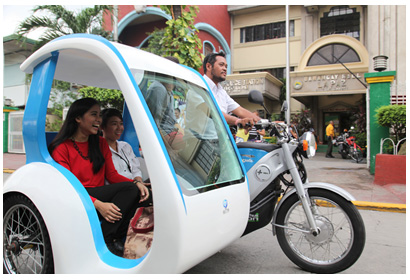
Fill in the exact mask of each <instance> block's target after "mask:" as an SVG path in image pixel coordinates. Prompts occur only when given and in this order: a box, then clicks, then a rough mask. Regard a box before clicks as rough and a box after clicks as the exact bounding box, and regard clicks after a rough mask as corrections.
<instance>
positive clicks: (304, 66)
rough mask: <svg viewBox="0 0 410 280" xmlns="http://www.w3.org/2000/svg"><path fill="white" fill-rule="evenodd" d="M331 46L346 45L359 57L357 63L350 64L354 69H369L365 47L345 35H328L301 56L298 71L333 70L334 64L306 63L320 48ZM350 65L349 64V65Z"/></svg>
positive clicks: (314, 43)
mask: <svg viewBox="0 0 410 280" xmlns="http://www.w3.org/2000/svg"><path fill="white" fill-rule="evenodd" d="M332 44H340V45H346V46H348V47H349V48H351V49H352V50H353V51H354V52H356V54H357V55H358V57H359V59H358V60H359V61H357V62H351V64H354V65H355V67H360V68H362V67H363V68H368V67H369V53H368V51H367V49H366V47H365V46H364V45H363V44H362V43H361V42H360V41H358V40H357V39H355V38H352V37H350V36H347V35H329V36H324V37H321V38H320V39H318V40H316V41H315V42H313V43H312V44H311V45H310V46H309V47H308V48H307V49H306V50H305V51H304V52H303V54H302V57H301V59H300V61H299V65H298V71H304V70H316V69H319V68H320V69H323V68H327V69H329V68H335V67H336V66H335V64H326V65H314V66H308V62H309V60H310V58H311V57H312V56H313V55H314V54H315V53H316V52H317V51H318V50H320V49H321V48H323V47H325V46H327V45H332ZM349 64H350V63H349Z"/></svg>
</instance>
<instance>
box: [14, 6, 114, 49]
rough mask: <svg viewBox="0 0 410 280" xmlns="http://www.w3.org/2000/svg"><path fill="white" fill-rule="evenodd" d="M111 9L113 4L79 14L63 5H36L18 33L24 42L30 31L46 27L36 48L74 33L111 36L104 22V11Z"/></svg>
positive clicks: (96, 7) (88, 9) (20, 26)
mask: <svg viewBox="0 0 410 280" xmlns="http://www.w3.org/2000/svg"><path fill="white" fill-rule="evenodd" d="M37 11H48V12H49V13H50V15H47V16H36V15H35V13H36V12H37ZM111 11H112V6H110V5H96V6H94V7H93V8H85V9H83V10H81V11H80V12H79V13H78V14H76V13H74V12H73V11H70V10H67V9H66V8H64V6H61V5H40V6H35V7H34V9H33V14H32V15H31V16H30V17H28V18H26V19H25V20H24V21H23V22H22V23H21V24H20V25H19V27H18V29H17V35H18V36H19V39H20V40H22V41H23V42H24V41H25V40H26V36H27V34H28V33H30V32H31V31H34V30H36V29H38V28H45V31H44V33H43V34H42V35H41V36H40V38H39V39H38V43H37V44H36V46H35V48H36V49H37V48H40V47H41V46H43V45H44V44H46V43H48V42H49V41H51V40H53V39H55V38H58V37H60V36H63V35H68V34H73V33H89V34H96V35H101V36H103V37H105V38H110V36H111V33H110V32H109V31H105V30H104V29H103V28H102V24H103V15H104V13H111Z"/></svg>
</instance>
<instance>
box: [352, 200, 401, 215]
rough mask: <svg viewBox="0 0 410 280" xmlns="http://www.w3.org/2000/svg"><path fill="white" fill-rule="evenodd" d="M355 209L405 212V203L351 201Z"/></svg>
mask: <svg viewBox="0 0 410 280" xmlns="http://www.w3.org/2000/svg"><path fill="white" fill-rule="evenodd" d="M352 202H353V204H354V205H355V206H356V207H357V209H361V210H375V211H382V212H395V213H406V204H395V203H382V202H367V201H352Z"/></svg>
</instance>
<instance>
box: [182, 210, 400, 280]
mask: <svg viewBox="0 0 410 280" xmlns="http://www.w3.org/2000/svg"><path fill="white" fill-rule="evenodd" d="M360 214H361V215H362V218H363V220H364V222H365V226H366V245H365V248H364V250H363V253H362V255H361V257H360V258H359V260H358V261H357V262H356V263H355V264H354V265H353V266H351V267H350V268H349V269H347V270H345V271H343V272H341V273H340V274H404V275H405V273H406V214H403V213H391V212H379V211H369V210H361V211H360ZM186 273H187V274H311V273H309V272H306V271H303V270H301V269H300V268H299V267H297V266H296V265H294V264H293V263H292V262H291V261H290V260H289V259H288V258H287V257H286V255H285V254H284V253H283V252H282V250H281V248H280V247H279V243H278V242H277V239H276V236H273V235H272V227H271V226H270V225H268V226H266V227H264V228H262V229H259V230H257V231H255V232H253V233H250V234H248V235H246V236H244V237H242V238H240V239H239V240H237V241H235V242H234V243H232V244H231V245H230V246H228V247H226V248H225V249H223V250H221V251H220V252H218V253H216V254H215V255H213V256H211V257H210V258H208V259H206V260H205V261H203V262H202V263H200V264H198V265H197V266H195V267H193V268H191V269H190V270H188V271H187V272H186Z"/></svg>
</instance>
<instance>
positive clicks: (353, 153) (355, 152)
mask: <svg viewBox="0 0 410 280" xmlns="http://www.w3.org/2000/svg"><path fill="white" fill-rule="evenodd" d="M352 130H353V127H351V130H350V131H348V130H347V129H345V130H344V131H343V134H342V135H339V136H338V137H336V142H335V146H337V147H338V148H339V154H340V155H341V156H342V158H343V159H347V158H348V157H349V158H351V159H353V160H354V161H356V162H357V163H359V162H361V161H362V160H363V154H364V152H363V149H362V148H361V147H360V146H359V145H357V143H356V137H355V136H353V135H350V134H351V131H352Z"/></svg>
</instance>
